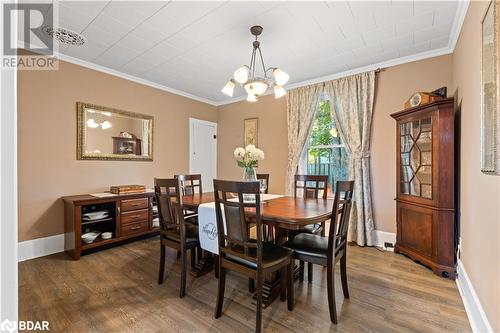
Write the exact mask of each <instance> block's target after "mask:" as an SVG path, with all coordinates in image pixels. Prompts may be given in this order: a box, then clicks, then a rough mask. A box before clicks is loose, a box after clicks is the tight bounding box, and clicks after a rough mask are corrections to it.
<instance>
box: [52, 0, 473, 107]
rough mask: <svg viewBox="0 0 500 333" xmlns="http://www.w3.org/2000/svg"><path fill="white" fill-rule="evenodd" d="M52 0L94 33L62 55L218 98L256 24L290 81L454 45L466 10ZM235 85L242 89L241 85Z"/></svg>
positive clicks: (273, 62) (425, 4) (432, 5)
mask: <svg viewBox="0 0 500 333" xmlns="http://www.w3.org/2000/svg"><path fill="white" fill-rule="evenodd" d="M55 3H58V4H59V7H58V8H59V9H58V21H59V22H58V23H59V26H61V27H64V28H67V29H70V30H74V31H76V32H79V33H81V34H82V35H84V36H85V37H86V38H87V43H86V44H85V45H84V46H69V47H68V46H61V47H60V49H59V52H60V54H62V55H63V59H64V55H65V56H69V57H72V58H76V59H79V60H83V61H85V62H88V63H91V64H96V65H98V66H102V67H104V68H106V69H109V70H111V71H112V72H114V71H116V72H120V73H123V74H125V76H129V77H135V78H138V79H139V80H141V81H143V82H145V81H148V83H151V84H152V85H156V86H159V87H163V88H165V89H166V90H169V89H170V90H173V91H177V92H179V91H180V92H181V94H184V93H185V95H188V96H191V97H193V96H194V97H195V98H197V99H201V100H205V101H206V100H208V101H209V102H211V103H212V104H221V103H224V102H225V101H227V96H225V95H224V94H222V93H221V92H220V89H221V88H222V87H223V86H224V84H225V83H226V81H227V80H228V79H229V78H230V77H231V76H232V73H233V71H234V70H235V69H236V68H237V67H238V66H240V65H242V64H246V63H248V61H249V60H250V53H251V50H252V46H251V42H252V38H253V37H252V36H251V34H250V31H249V28H250V26H252V25H255V24H258V25H262V26H263V27H264V31H263V34H262V36H261V38H260V40H261V48H262V52H263V55H264V60H265V62H266V65H267V66H279V67H280V68H282V69H283V70H285V71H287V72H288V73H289V74H290V77H291V78H290V82H289V84H288V86H293V85H297V84H299V83H301V82H304V81H310V80H313V79H315V78H318V77H323V76H326V75H332V74H336V73H342V72H346V71H352V70H355V69H358V68H362V67H366V66H368V65H372V64H379V63H384V62H391V61H392V62H394V61H395V60H396V59H400V58H404V59H414V58H415V57H418V55H421V54H423V55H431V54H434V53H436V54H439V53H440V54H443V53H448V52H451V50H452V49H453V47H454V43H455V40H456V37H457V35H458V31H459V30H460V27H461V24H462V20H463V14H464V13H461V11H463V6H462V4H460V3H458V2H456V1H404V2H397V1H379V2H358V1H350V2H327V1H322V2H311V1H309V2H264V1H262V2H232V1H231V2H229V1H228V2H206V1H205V2H177V1H170V2H168V1H126V2H123V1H120V2H119V1H58V2H55ZM454 39H455V40H454ZM450 49H451V50H450ZM443 50H444V51H447V52H443ZM66 58H68V57H66ZM68 59H69V58H68ZM403 62H404V61H403ZM116 72H114V73H115V74H117V73H116ZM118 74H119V73H118ZM235 92H236V93H237V94H240V95H243V90H242V89H241V90H238V89H237V90H236V91H235Z"/></svg>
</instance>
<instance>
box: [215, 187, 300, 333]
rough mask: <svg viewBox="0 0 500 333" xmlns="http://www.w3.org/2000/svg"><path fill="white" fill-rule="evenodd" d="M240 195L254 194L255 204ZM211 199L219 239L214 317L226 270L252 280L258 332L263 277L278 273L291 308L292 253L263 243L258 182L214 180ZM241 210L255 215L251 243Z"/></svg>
mask: <svg viewBox="0 0 500 333" xmlns="http://www.w3.org/2000/svg"><path fill="white" fill-rule="evenodd" d="M244 194H254V195H255V201H252V202H245V201H244V200H243V195H244ZM234 195H236V198H234ZM214 196H215V212H216V220H217V233H218V237H219V256H218V265H217V267H218V269H219V283H218V291H217V303H216V307H215V318H219V317H220V316H221V314H222V305H223V302H224V289H225V282H226V270H232V271H235V272H238V273H241V274H243V275H245V276H247V277H249V278H253V279H255V281H256V302H257V314H256V328H255V331H256V332H260V331H261V326H262V288H263V283H264V276H265V275H266V274H270V273H272V272H280V299H281V301H285V300H286V299H287V298H288V309H289V310H292V309H293V276H292V275H293V272H292V251H291V250H289V249H286V248H284V247H282V246H279V245H277V244H275V243H270V242H264V241H263V232H262V221H261V212H260V192H259V183H258V182H232V181H225V180H216V179H214ZM231 198H233V199H231ZM245 210H253V211H254V212H255V213H254V214H252V215H253V220H254V221H255V224H256V228H257V237H256V239H255V240H252V239H250V236H249V234H248V229H247V227H246V224H247V219H246V216H245ZM285 277H286V280H285ZM285 281H286V282H285ZM287 290H288V297H287Z"/></svg>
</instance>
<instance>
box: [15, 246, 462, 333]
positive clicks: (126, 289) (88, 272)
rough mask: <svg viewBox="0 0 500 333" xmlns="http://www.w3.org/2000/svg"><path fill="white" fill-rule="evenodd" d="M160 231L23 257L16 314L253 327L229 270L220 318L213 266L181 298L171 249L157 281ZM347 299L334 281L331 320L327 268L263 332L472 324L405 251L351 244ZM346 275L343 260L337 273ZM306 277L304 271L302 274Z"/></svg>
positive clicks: (458, 328) (144, 326)
mask: <svg viewBox="0 0 500 333" xmlns="http://www.w3.org/2000/svg"><path fill="white" fill-rule="evenodd" d="M159 250H160V249H159V240H158V238H152V239H147V240H143V241H138V242H134V243H130V244H127V245H123V246H121V247H116V248H112V249H108V250H105V251H102V252H98V253H94V254H91V255H88V256H84V257H82V258H81V260H80V261H73V260H71V259H70V258H69V256H67V255H66V254H64V253H60V254H56V255H52V256H48V257H44V258H38V259H33V260H30V261H25V262H22V263H20V264H19V308H20V310H19V311H20V313H19V320H48V321H49V322H50V330H51V332H78V333H81V332H174V331H175V332H231V333H232V332H238V333H243V332H252V331H253V330H254V327H255V307H254V305H253V304H252V301H251V297H250V294H249V293H248V292H247V288H248V281H247V279H246V278H244V277H242V276H238V275H236V274H233V273H229V274H228V277H227V281H226V298H225V301H224V307H223V313H222V317H221V318H219V319H214V317H213V313H214V306H215V297H216V291H217V280H216V279H215V277H214V275H213V273H210V274H207V275H205V276H203V277H201V278H193V277H191V276H189V275H188V281H187V290H186V291H187V295H186V297H185V298H183V299H180V298H179V297H178V294H179V281H180V278H179V274H180V273H179V272H180V267H179V262H180V261H179V260H178V259H176V253H175V251H173V250H171V251H167V264H166V271H165V282H164V284H163V285H158V284H157V278H158V276H157V274H158V262H159V257H160V254H159ZM347 272H348V279H349V291H350V295H351V298H350V299H349V300H344V298H343V295H342V288H341V285H340V283H337V284H336V288H337V289H336V295H337V298H336V299H337V311H338V316H339V324H338V325H337V326H335V325H333V324H331V322H330V319H329V314H328V303H327V293H326V271H323V268H321V267H318V266H315V269H314V281H313V283H312V284H308V283H307V282H304V283H298V282H296V283H295V302H296V305H295V309H294V310H293V312H289V311H288V310H287V307H286V302H283V303H282V302H280V301H279V300H277V301H275V302H274V303H273V304H272V305H271V306H270V307H268V308H267V309H264V311H263V324H264V325H263V327H264V331H266V332H329V331H333V332H335V331H338V332H470V331H471V328H470V326H469V323H468V321H467V315H466V313H465V310H464V307H463V304H462V301H461V298H460V295H459V292H458V289H457V286H456V284H455V282H454V281H449V280H445V279H441V278H439V277H437V276H435V275H434V274H432V272H431V271H430V270H428V269H426V268H424V267H422V266H419V265H417V264H415V263H414V262H412V261H411V260H409V259H407V258H406V257H404V256H402V255H396V254H393V253H390V252H381V251H378V250H377V249H375V248H361V247H357V246H349V247H348V260H347ZM335 275H336V276H335V279H336V282H340V275H339V270H338V265H337V268H336V274H335ZM306 280H307V279H306Z"/></svg>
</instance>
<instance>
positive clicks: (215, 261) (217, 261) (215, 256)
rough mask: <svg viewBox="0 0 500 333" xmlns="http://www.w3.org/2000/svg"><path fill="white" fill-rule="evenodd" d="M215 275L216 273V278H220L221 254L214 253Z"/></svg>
mask: <svg viewBox="0 0 500 333" xmlns="http://www.w3.org/2000/svg"><path fill="white" fill-rule="evenodd" d="M214 263H215V264H214V275H215V278H216V279H218V278H219V256H218V255H214Z"/></svg>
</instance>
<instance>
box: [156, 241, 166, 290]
mask: <svg viewBox="0 0 500 333" xmlns="http://www.w3.org/2000/svg"><path fill="white" fill-rule="evenodd" d="M164 272H165V245H163V244H160V270H159V272H158V284H162V283H163V273H164Z"/></svg>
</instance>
